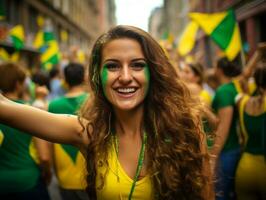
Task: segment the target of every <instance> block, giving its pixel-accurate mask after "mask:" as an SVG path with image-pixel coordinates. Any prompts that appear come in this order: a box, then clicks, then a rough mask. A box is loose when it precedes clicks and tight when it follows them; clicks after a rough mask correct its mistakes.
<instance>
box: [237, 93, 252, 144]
mask: <svg viewBox="0 0 266 200" xmlns="http://www.w3.org/2000/svg"><path fill="white" fill-rule="evenodd" d="M249 98H250V97H249V96H248V95H244V96H243V98H242V99H241V100H240V106H239V123H240V128H241V136H242V139H243V144H244V146H246V144H247V140H248V133H247V129H246V127H245V123H244V111H245V105H246V104H247V101H248V100H249Z"/></svg>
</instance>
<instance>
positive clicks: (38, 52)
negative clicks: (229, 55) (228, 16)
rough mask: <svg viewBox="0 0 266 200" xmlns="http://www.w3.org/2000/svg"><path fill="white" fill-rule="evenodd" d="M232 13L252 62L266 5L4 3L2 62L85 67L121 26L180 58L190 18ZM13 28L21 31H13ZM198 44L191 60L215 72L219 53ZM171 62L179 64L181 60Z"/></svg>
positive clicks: (78, 0) (254, 1) (241, 0)
mask: <svg viewBox="0 0 266 200" xmlns="http://www.w3.org/2000/svg"><path fill="white" fill-rule="evenodd" d="M229 8H232V9H233V10H234V11H235V15H236V19H237V21H238V23H239V27H240V33H241V39H242V46H243V51H244V53H245V55H246V56H247V57H248V56H250V55H252V53H253V52H254V50H255V49H256V46H257V43H258V42H261V41H266V34H265V32H266V30H265V21H266V1H265V0H224V1H219V0H189V1H188V0H156V1H153V0H142V1H133V0H116V1H115V0H97V1H96V0H75V1H74V0H1V4H0V15H1V21H0V57H1V58H0V59H1V61H6V60H13V61H16V62H19V63H20V64H21V65H24V66H27V67H28V68H29V69H32V68H36V67H37V68H38V67H40V66H41V67H42V68H44V69H47V70H49V69H51V68H52V66H53V65H54V64H58V63H60V61H61V62H63V63H64V60H66V59H70V60H71V59H72V60H73V59H74V60H75V59H78V60H80V61H81V62H85V60H86V59H87V57H88V55H89V50H90V48H91V46H92V44H93V42H94V41H95V39H96V38H97V37H98V36H99V35H100V34H101V33H103V32H104V31H106V30H108V29H109V28H110V27H112V26H114V25H116V24H130V25H134V26H138V27H140V28H142V29H144V30H146V31H148V32H149V33H151V35H152V36H153V37H154V38H155V39H156V40H157V41H161V43H163V44H164V46H165V48H166V49H168V50H171V51H172V53H173V54H177V52H176V48H177V46H178V43H179V40H180V37H181V35H182V33H183V31H184V29H185V28H186V26H187V25H188V23H189V21H190V19H189V17H188V13H190V12H201V13H213V12H222V11H225V10H227V9H229ZM13 28H17V29H15V30H13V31H11V30H12V29H13ZM44 33H45V34H46V35H47V37H48V40H52V41H53V42H54V43H53V44H54V46H53V48H52V49H50V54H52V56H54V55H56V58H55V57H53V59H52V61H48V60H47V59H49V57H51V55H50V56H46V57H45V58H42V54H43V53H45V51H47V46H46V47H45V45H43V44H44V43H45V41H42V39H40V38H42V36H41V35H42V34H44ZM16 35H17V37H21V41H20V42H21V44H20V45H18V46H16V44H15V42H14V40H12V37H13V36H16ZM47 37H46V38H47ZM13 39H14V38H13ZM195 40H196V42H195V45H194V47H193V50H192V51H191V52H190V54H189V58H188V59H196V60H198V61H200V62H201V63H202V64H203V65H204V66H206V67H211V66H212V65H213V63H214V61H215V60H216V57H217V56H219V55H220V53H219V50H220V49H219V48H218V47H217V45H215V44H214V43H213V42H212V40H211V39H210V38H209V37H207V35H206V34H205V33H204V32H203V31H199V32H198V33H197V35H196V39H195ZM203 52H204V53H203ZM172 57H174V58H173V59H174V60H175V59H178V58H176V57H178V55H172Z"/></svg>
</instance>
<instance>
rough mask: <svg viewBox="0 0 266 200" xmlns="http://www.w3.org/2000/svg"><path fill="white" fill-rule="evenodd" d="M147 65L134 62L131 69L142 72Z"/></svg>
mask: <svg viewBox="0 0 266 200" xmlns="http://www.w3.org/2000/svg"><path fill="white" fill-rule="evenodd" d="M146 65H147V64H146V63H144V62H135V63H132V65H131V66H132V68H134V69H136V70H142V69H143V68H144V67H145V66H146Z"/></svg>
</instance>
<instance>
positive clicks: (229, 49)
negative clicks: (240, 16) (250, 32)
mask: <svg viewBox="0 0 266 200" xmlns="http://www.w3.org/2000/svg"><path fill="white" fill-rule="evenodd" d="M189 16H190V18H191V19H192V20H193V21H195V22H196V23H198V24H199V26H200V27H201V28H202V29H203V30H204V32H205V33H206V34H208V35H209V36H210V37H211V38H212V39H213V40H214V42H215V43H216V44H217V45H218V46H219V47H220V48H221V49H222V50H223V51H224V53H225V55H226V56H227V58H228V59H229V60H233V59H234V58H235V57H236V56H237V55H238V53H239V52H240V50H241V46H242V45H241V36H240V31H239V27H238V24H237V21H236V17H235V14H234V11H233V10H231V9H230V10H228V11H227V12H220V13H214V14H203V13H190V14H189Z"/></svg>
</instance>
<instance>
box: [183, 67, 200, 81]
mask: <svg viewBox="0 0 266 200" xmlns="http://www.w3.org/2000/svg"><path fill="white" fill-rule="evenodd" d="M182 76H183V77H182V78H183V80H184V81H186V82H188V83H197V81H198V77H197V76H196V75H195V73H194V72H193V70H192V69H191V68H190V66H189V65H187V64H185V65H184V67H183V69H182Z"/></svg>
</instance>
